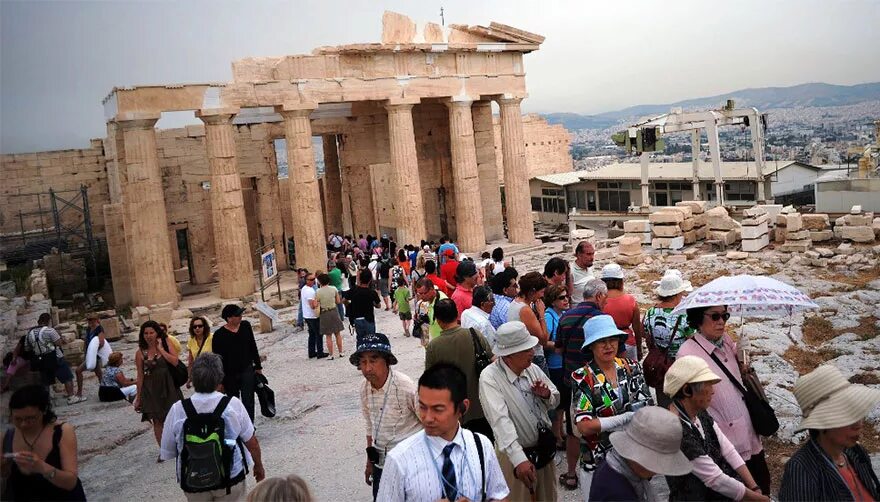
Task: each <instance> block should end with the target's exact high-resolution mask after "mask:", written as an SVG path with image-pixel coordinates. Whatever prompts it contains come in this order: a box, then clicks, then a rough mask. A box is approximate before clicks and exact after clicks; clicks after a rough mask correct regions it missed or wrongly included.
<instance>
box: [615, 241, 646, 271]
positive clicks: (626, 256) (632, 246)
mask: <svg viewBox="0 0 880 502" xmlns="http://www.w3.org/2000/svg"><path fill="white" fill-rule="evenodd" d="M615 261H616V262H617V263H618V264H619V265H625V266H628V267H635V266H637V265H641V264H642V262H644V261H645V257H644V255H643V254H642V238H641V237H635V236H626V235H624V236H623V237H621V238H620V245H619V246H618V248H617V256H616V257H615Z"/></svg>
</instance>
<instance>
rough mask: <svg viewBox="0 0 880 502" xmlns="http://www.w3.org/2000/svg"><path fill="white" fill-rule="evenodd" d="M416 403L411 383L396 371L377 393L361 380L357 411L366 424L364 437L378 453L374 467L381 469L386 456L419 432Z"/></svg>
mask: <svg viewBox="0 0 880 502" xmlns="http://www.w3.org/2000/svg"><path fill="white" fill-rule="evenodd" d="M386 392H387V395H388V397H387V399H386V397H385V396H386ZM418 400H419V397H418V387H416V384H415V382H413V380H412V378H410V377H408V376H406V375H405V374H403V373H401V372H399V371H397V370H391V371H390V372H389V373H388V378H387V379H386V380H385V384H384V385H382V387H381V388H379V389H375V388H373V386H372V385H371V384H370V382H368V381H367V380H364V383H363V385H362V386H361V411H362V412H363V414H364V420H365V421H366V425H367V435H368V436H371V437H372V438H373V446H374V447H376V449H377V450H379V463H378V464H376V466H377V467H379V468H381V467H382V465H383V464H384V463H385V455H386V453H387V452H389V451H391V449H392V448H394V447H395V446H397V444H398V443H400V442H401V441H403V440H404V439H406V438H408V437H410V436H412V435H413V434H415V433H416V432H418V431H420V430H421V429H422V423H421V422H420V421H419V411H418V410H419V404H418ZM383 403H384V406H383ZM377 428H378V430H377Z"/></svg>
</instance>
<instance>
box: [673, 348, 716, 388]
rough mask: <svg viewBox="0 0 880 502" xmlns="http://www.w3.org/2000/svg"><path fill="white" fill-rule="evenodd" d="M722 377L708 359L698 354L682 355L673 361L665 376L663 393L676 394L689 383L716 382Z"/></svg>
mask: <svg viewBox="0 0 880 502" xmlns="http://www.w3.org/2000/svg"><path fill="white" fill-rule="evenodd" d="M720 381H721V378H720V377H719V376H718V375H716V374H715V373H714V372H713V371H712V370H710V369H709V365H708V364H706V361H704V360H702V359H700V358H699V357H697V356H682V357H679V358H678V359H676V360H675V362H674V363H672V366H670V367H669V369H668V370H667V371H666V376H665V377H664V378H663V393H664V394H666V395H667V396H669V397H672V396H674V395H675V394H677V393H678V391H679V390H680V389H681V388H682V387H684V386H685V384H688V383H699V382H715V383H718V382H720Z"/></svg>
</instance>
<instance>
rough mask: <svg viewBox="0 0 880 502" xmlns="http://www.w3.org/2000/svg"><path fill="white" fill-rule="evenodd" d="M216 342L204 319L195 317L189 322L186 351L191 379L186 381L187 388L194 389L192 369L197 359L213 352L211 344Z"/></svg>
mask: <svg viewBox="0 0 880 502" xmlns="http://www.w3.org/2000/svg"><path fill="white" fill-rule="evenodd" d="M213 341H214V334H213V333H211V326H209V325H208V320H207V319H205V318H204V317H193V318H192V320H191V321H190V322H189V340H187V341H186V350H187V351H188V352H189V360H188V361H187V363H186V365H187V369H188V370H189V371H188V372H187V373H188V374H189V375H190V379H189V380H187V381H186V388H187V389H189V388H190V387H192V368H193V363H194V362H195V360H196V358H197V357H199V356H200V355H202V354H207V353H209V352H213V351H212V350H211V344H212V343H213Z"/></svg>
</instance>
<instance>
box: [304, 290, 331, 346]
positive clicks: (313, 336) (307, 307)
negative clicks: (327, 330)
mask: <svg viewBox="0 0 880 502" xmlns="http://www.w3.org/2000/svg"><path fill="white" fill-rule="evenodd" d="M299 302H300V305H301V306H302V311H303V320H304V321H305V322H306V326H307V327H308V329H309V359H313V358H318V359H322V358H325V357H327V356H328V355H329V354H327V353H326V352H324V348H323V347H321V331H320V325H319V324H318V298H317V292H316V291H315V274H313V273H309V274H308V275H307V276H306V285H305V286H303V287H302V289H301V290H299Z"/></svg>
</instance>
